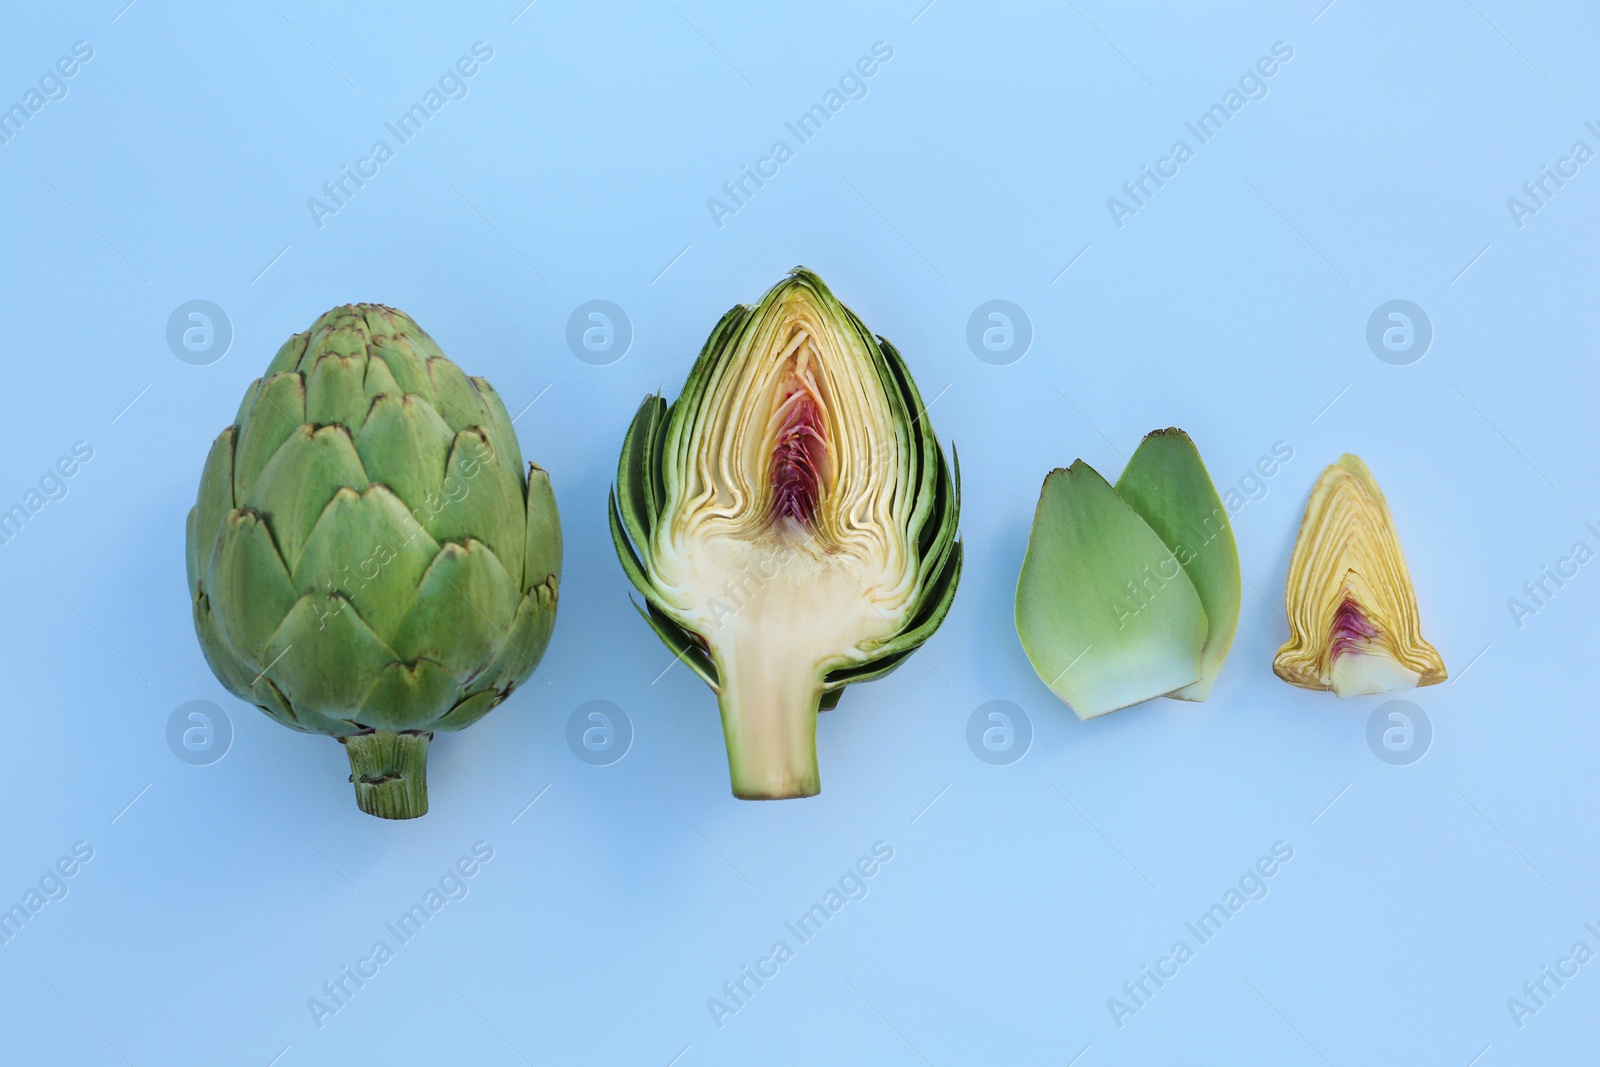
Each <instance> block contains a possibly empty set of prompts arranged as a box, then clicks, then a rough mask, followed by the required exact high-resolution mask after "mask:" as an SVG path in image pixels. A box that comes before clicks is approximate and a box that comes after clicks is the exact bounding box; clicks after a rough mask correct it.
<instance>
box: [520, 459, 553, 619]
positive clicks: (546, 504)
mask: <svg viewBox="0 0 1600 1067" xmlns="http://www.w3.org/2000/svg"><path fill="white" fill-rule="evenodd" d="M527 508H528V522H527V525H528V535H527V541H526V544H525V545H524V547H523V555H522V588H524V589H529V590H532V589H537V588H538V587H539V586H541V585H544V584H545V583H546V582H549V581H550V579H552V578H554V579H556V580H557V581H559V580H560V578H561V550H562V541H561V512H560V511H559V510H558V509H557V508H556V494H555V490H554V489H552V488H551V486H550V475H549V474H548V473H546V472H545V470H544V468H543V467H538V466H535V465H534V464H532V463H530V464H528V502H527Z"/></svg>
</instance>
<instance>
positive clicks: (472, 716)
mask: <svg viewBox="0 0 1600 1067" xmlns="http://www.w3.org/2000/svg"><path fill="white" fill-rule="evenodd" d="M502 699H503V698H502V697H501V695H500V694H499V693H497V692H496V691H494V690H493V689H482V690H479V691H478V692H476V693H473V694H472V695H471V696H469V697H467V698H466V699H464V700H462V701H461V702H460V703H458V704H457V705H456V706H455V707H453V708H451V709H450V710H449V711H448V712H446V713H445V715H444V717H443V718H441V719H440V720H439V721H438V722H436V723H434V724H433V729H435V730H438V731H440V732H441V733H450V732H452V731H455V730H465V729H466V728H467V727H469V726H471V725H472V724H473V723H475V722H477V721H478V720H479V719H481V718H483V717H484V716H485V715H487V714H489V712H491V711H493V710H494V707H495V705H496V704H499V703H500V701H501V700H502Z"/></svg>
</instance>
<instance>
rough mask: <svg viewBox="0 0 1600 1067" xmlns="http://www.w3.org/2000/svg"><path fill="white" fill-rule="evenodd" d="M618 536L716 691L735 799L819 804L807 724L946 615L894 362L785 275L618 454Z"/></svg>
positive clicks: (917, 419) (949, 509)
mask: <svg viewBox="0 0 1600 1067" xmlns="http://www.w3.org/2000/svg"><path fill="white" fill-rule="evenodd" d="M609 511H610V520H611V529H612V538H613V541H614V542H615V545H616V549H617V555H618V558H619V560H621V562H622V566H623V570H624V572H625V573H626V574H627V576H628V578H629V581H630V582H632V583H633V585H634V586H635V587H636V588H637V589H638V590H639V591H640V592H641V593H642V594H643V595H644V598H645V602H646V603H645V606H644V607H642V608H640V611H641V614H643V615H644V616H645V618H646V620H647V621H648V622H649V623H650V625H651V627H652V628H653V629H654V630H655V631H656V633H657V634H658V636H660V637H661V639H662V640H663V642H665V643H666V645H667V646H668V648H669V649H671V650H672V652H673V654H674V655H675V656H677V657H679V658H681V659H683V660H684V661H685V662H686V663H688V665H689V666H690V667H691V668H692V669H694V670H695V672H696V673H697V674H699V675H700V676H701V678H703V679H704V680H705V681H706V682H707V683H708V684H709V685H710V686H711V687H712V688H713V689H714V690H715V691H716V693H717V699H718V704H719V706H720V709H721V713H722V722H723V731H724V735H725V739H726V741H727V748H728V758H729V769H730V772H731V775H732V780H733V790H734V794H735V795H736V796H739V797H743V798H749V799H757V798H761V799H769V798H779V797H795V796H809V795H812V794H814V793H816V792H817V791H818V790H819V789H820V775H819V773H818V770H817V758H816V715H817V712H818V711H819V709H821V708H824V707H832V706H833V705H834V704H836V703H837V700H838V697H837V691H838V690H839V689H840V688H842V686H843V685H844V684H848V681H850V680H864V679H866V678H870V677H877V676H879V675H881V674H883V673H887V671H889V670H890V669H892V668H893V667H894V666H895V665H896V664H898V663H899V662H901V661H903V659H904V658H906V657H907V656H909V655H910V654H911V653H912V652H914V651H915V650H916V648H917V647H918V646H920V645H921V644H922V643H923V642H924V641H926V640H927V639H928V637H929V636H930V635H931V634H932V633H933V631H934V629H936V628H937V626H938V625H939V623H940V622H941V621H942V620H943V618H944V616H945V613H946V612H947V611H948V610H949V607H950V603H951V600H952V598H953V596H954V593H955V586H956V582H957V579H958V578H959V575H960V546H959V544H958V542H957V537H956V524H957V518H958V512H959V490H958V487H957V482H956V479H954V478H952V476H951V474H950V471H949V468H948V466H947V465H946V463H945V459H944V454H943V451H942V449H941V448H940V445H939V443H938V440H937V438H935V436H934V434H933V432H932V430H931V428H930V427H929V426H928V420H927V416H926V412H925V410H924V409H923V405H922V402H921V399H920V396H919V394H918V393H917V390H916V386H915V384H914V383H913V381H912V378H911V375H910V372H909V370H908V369H907V367H906V365H905V361H904V360H903V359H902V358H901V356H900V354H899V353H898V352H897V351H896V350H895V349H894V347H893V346H892V345H890V344H889V343H888V342H887V341H883V340H882V339H880V338H874V336H873V335H872V333H871V332H870V331H869V330H868V329H867V328H866V326H865V324H864V323H862V321H861V320H860V319H859V318H858V317H857V316H856V315H855V314H854V313H853V312H851V311H850V310H849V309H848V308H846V307H845V306H844V305H843V304H841V303H840V302H839V301H838V300H837V298H836V297H834V295H833V293H832V292H830V291H829V290H828V288H827V286H826V285H824V284H823V282H822V280H821V279H820V278H818V277H817V276H816V275H815V274H813V273H812V272H810V271H807V270H805V269H804V268H796V269H795V270H794V271H791V272H790V274H789V276H788V277H787V278H785V279H784V280H783V281H781V282H779V283H778V284H777V285H776V286H774V287H773V288H772V289H771V290H769V291H768V292H767V294H766V295H765V296H764V297H763V298H762V300H761V302H760V303H759V304H757V305H755V306H754V307H735V308H734V309H732V310H731V311H729V312H728V313H727V314H726V315H724V316H723V317H722V319H721V320H720V321H719V322H718V323H717V325H716V327H715V328H714V329H713V330H712V332H711V336H710V337H709V338H708V340H707V342H706V344H705V346H704V347H703V348H702V349H701V352H700V356H699V358H698V359H697V360H696V362H695V364H694V367H693V368H692V369H691V370H690V372H689V377H688V380H687V381H686V382H685V384H684V387H683V391H682V393H681V394H680V395H679V397H678V399H677V400H676V401H673V402H672V403H671V404H668V403H667V402H666V401H665V400H664V399H662V398H661V397H659V396H649V397H646V398H645V399H644V402H643V403H642V404H641V405H640V407H639V409H638V411H637V413H636V414H635V416H634V419H633V422H632V424H631V425H630V427H629V430H628V434H627V436H626V438H625V439H624V442H623V448H622V454H621V457H620V458H619V461H618V470H617V485H616V489H615V491H614V492H613V494H612V498H611V501H610V505H609Z"/></svg>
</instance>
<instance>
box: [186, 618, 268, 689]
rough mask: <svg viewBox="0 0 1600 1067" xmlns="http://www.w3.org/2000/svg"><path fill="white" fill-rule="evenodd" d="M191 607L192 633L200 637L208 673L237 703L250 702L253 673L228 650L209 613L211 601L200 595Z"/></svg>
mask: <svg viewBox="0 0 1600 1067" xmlns="http://www.w3.org/2000/svg"><path fill="white" fill-rule="evenodd" d="M193 607H194V630H195V634H196V635H197V636H198V637H199V638H200V651H201V652H202V653H204V655H205V657H206V665H207V666H208V667H210V668H211V673H212V674H215V675H216V676H217V681H219V682H221V683H222V687H223V688H224V689H226V690H227V691H228V692H230V693H232V694H233V695H234V696H236V697H238V698H239V699H240V700H251V701H253V700H254V697H253V696H252V695H251V686H252V685H253V684H254V682H255V676H256V671H254V670H252V669H251V668H250V666H249V665H248V664H246V663H245V662H244V661H243V660H242V659H240V657H239V654H238V653H236V652H234V651H233V649H231V648H229V647H228V642H227V641H226V640H225V639H224V638H223V636H222V631H221V630H220V629H218V627H217V618H216V616H215V615H213V614H212V612H211V598H210V597H208V596H206V595H205V594H204V593H202V594H200V595H199V596H197V597H195V598H194V605H193Z"/></svg>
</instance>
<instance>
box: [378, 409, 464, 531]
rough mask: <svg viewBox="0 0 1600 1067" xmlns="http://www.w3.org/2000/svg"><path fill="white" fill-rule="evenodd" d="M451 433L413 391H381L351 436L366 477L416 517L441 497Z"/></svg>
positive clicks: (439, 503) (434, 507)
mask: <svg viewBox="0 0 1600 1067" xmlns="http://www.w3.org/2000/svg"><path fill="white" fill-rule="evenodd" d="M454 440H455V435H454V434H453V433H452V432H451V430H450V427H449V426H448V425H446V423H445V421H444V419H442V418H440V417H439V413H438V412H437V411H436V410H434V407H433V405H432V404H430V403H428V401H427V400H426V399H425V398H424V397H421V396H418V395H416V394H415V393H412V394H409V395H407V396H399V395H397V394H385V395H383V396H379V397H378V398H377V399H376V400H374V401H373V402H372V413H371V414H370V415H368V416H367V421H366V423H365V425H363V426H362V427H361V435H360V436H359V437H357V438H356V452H357V453H359V454H360V456H361V463H362V466H363V467H365V468H366V472H367V477H369V478H371V479H372V480H373V481H374V482H379V483H381V484H383V485H386V486H388V487H389V488H390V489H391V490H392V491H393V492H394V494H395V495H396V496H398V497H399V498H400V499H401V500H402V501H404V502H405V504H406V506H407V507H408V508H410V509H411V510H412V511H413V512H414V513H416V514H417V515H418V516H419V517H418V521H422V519H424V518H426V517H427V516H428V515H429V514H430V513H431V512H432V511H434V510H437V509H438V508H439V507H440V506H442V504H443V502H444V481H445V471H446V469H447V468H448V466H449V462H450V447H451V445H452V444H453V443H454Z"/></svg>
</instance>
